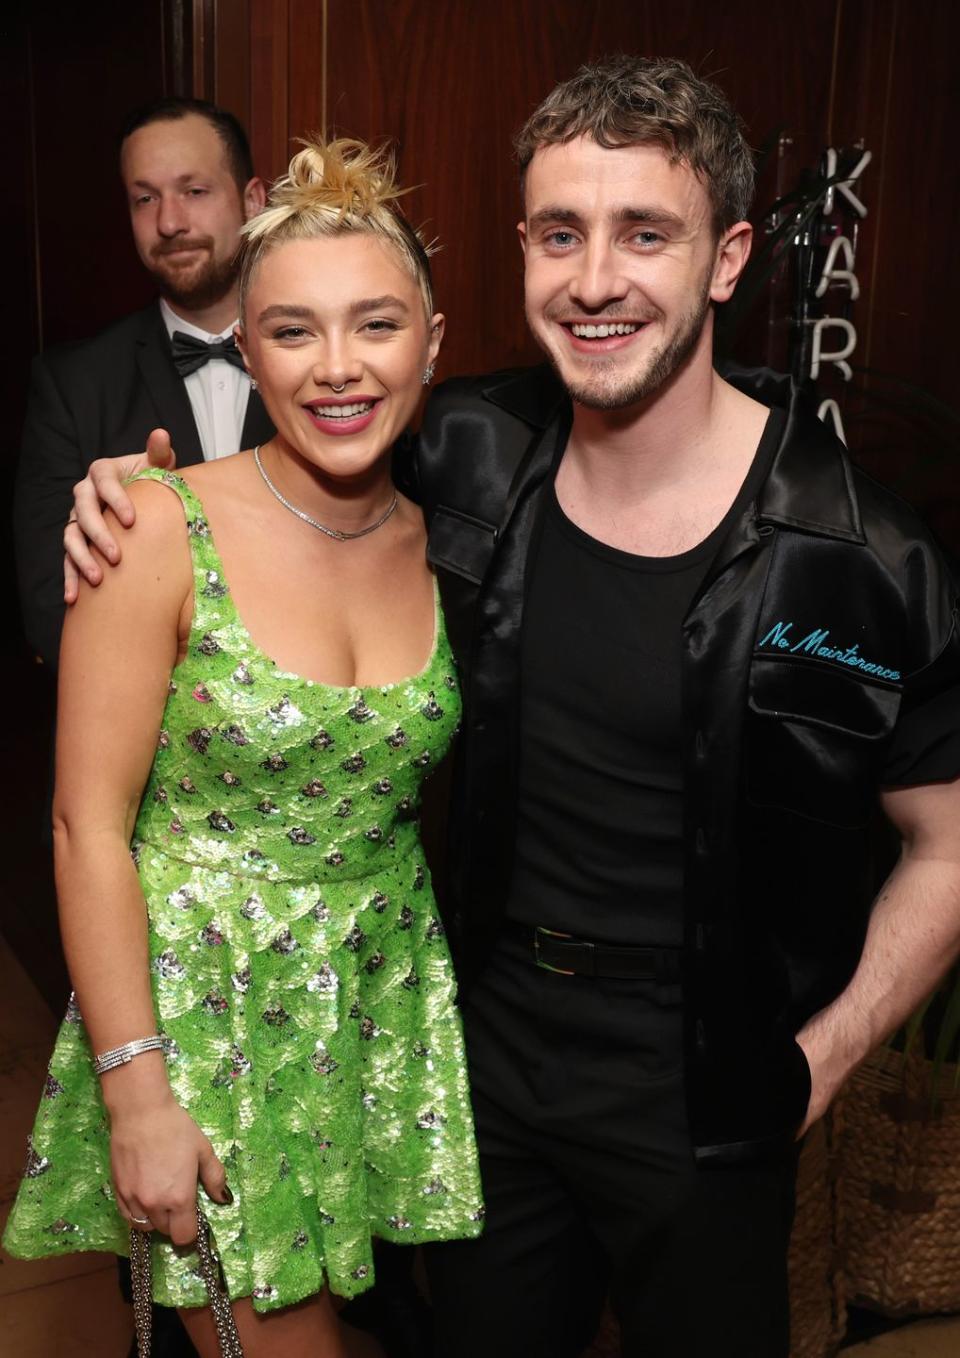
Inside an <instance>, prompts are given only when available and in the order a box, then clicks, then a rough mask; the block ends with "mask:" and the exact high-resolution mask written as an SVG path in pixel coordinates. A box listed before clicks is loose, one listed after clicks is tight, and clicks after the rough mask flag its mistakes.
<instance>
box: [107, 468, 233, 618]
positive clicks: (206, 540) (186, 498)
mask: <svg viewBox="0 0 960 1358" xmlns="http://www.w3.org/2000/svg"><path fill="white" fill-rule="evenodd" d="M132 481H159V482H160V484H161V485H163V486H167V487H168V489H170V490H172V491H173V493H174V495H177V496H178V497H179V499H180V502H181V503H182V505H183V512H184V517H185V518H186V521H187V541H188V543H189V545H190V557H191V559H192V561H193V595H194V606H193V624H192V627H191V632H199V633H200V634H201V637H202V636H204V635H205V634H207V633H209V632H211V631H212V630H213V629H214V628H217V627H224V626H226V625H227V624H228V623H232V622H235V621H236V611H235V609H234V607H233V600H232V598H231V595H230V590H229V587H228V585H227V581H226V577H225V576H224V573H223V562H222V561H221V560H220V554H219V553H218V551H217V548H216V545H215V543H214V541H213V536H212V534H211V532H210V525H209V523H208V522H207V516H206V514H205V513H204V508H203V503H202V501H201V500H200V497H199V496H198V495H197V493H196V491H194V490H193V489H192V488H191V487H190V486H188V485H187V483H186V481H184V479H183V477H182V476H178V475H177V474H176V472H170V471H164V470H163V468H161V467H148V468H147V469H146V470H145V471H142V472H137V473H136V474H135V475H134V476H131V477H130V478H129V480H128V482H127V484H128V485H129V484H130V482H132Z"/></svg>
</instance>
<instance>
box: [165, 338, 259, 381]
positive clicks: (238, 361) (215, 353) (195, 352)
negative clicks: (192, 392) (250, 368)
mask: <svg viewBox="0 0 960 1358" xmlns="http://www.w3.org/2000/svg"><path fill="white" fill-rule="evenodd" d="M170 342H171V345H172V346H173V366H174V367H175V368H176V370H177V372H178V373H179V374H180V376H181V377H189V376H190V374H191V373H195V372H196V371H197V369H198V368H202V367H203V365H204V363H209V362H210V360H211V358H222V359H224V360H225V361H226V362H227V363H232V364H233V366H234V367H235V368H243V359H242V358H241V356H240V350H239V349H238V348H237V341H236V340H235V339H234V338H233V336H232V335H230V336H228V337H227V339H221V340H214V341H213V343H212V344H208V343H207V341H206V340H202V339H194V337H193V335H185V334H184V333H183V331H182V330H174V332H173V335H172V337H171V341H170Z"/></svg>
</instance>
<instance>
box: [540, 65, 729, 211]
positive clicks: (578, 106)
mask: <svg viewBox="0 0 960 1358" xmlns="http://www.w3.org/2000/svg"><path fill="white" fill-rule="evenodd" d="M583 136H586V137H591V138H592V139H593V140H594V141H595V142H596V143H597V145H598V146H604V147H609V148H614V147H619V146H635V145H654V146H660V147H662V148H663V149H664V150H665V151H666V152H667V154H668V155H669V156H670V159H671V160H672V161H674V162H678V161H682V162H683V163H685V164H687V165H689V166H690V168H691V169H692V170H693V172H694V173H695V174H696V175H697V176H698V177H699V178H700V179H701V180H702V181H703V183H704V186H705V187H706V189H707V192H708V194H709V195H710V202H711V204H712V207H713V216H714V224H715V226H716V229H717V231H718V232H722V231H725V230H726V229H727V228H728V227H730V226H732V225H733V224H734V222H739V221H742V220H743V219H744V218H745V217H746V215H747V213H748V212H749V211H750V204H751V203H752V201H753V189H754V177H755V171H754V163H753V153H752V151H751V150H750V147H749V146H748V145H747V141H746V138H745V137H744V130H743V123H742V122H741V120H740V118H739V117H738V115H737V114H736V113H735V112H734V110H733V108H732V106H731V104H730V101H729V100H728V99H727V97H726V95H725V94H724V93H723V91H722V90H720V89H718V87H717V86H716V85H713V84H711V83H710V82H709V81H707V80H701V79H700V78H699V77H698V76H696V75H694V73H693V71H692V70H691V69H690V67H689V66H688V65H687V64H686V62H684V61H676V60H672V59H670V58H659V57H658V58H656V59H651V58H647V57H633V56H625V55H621V56H614V57H605V58H604V59H603V60H602V61H597V62H594V63H592V64H590V65H586V66H581V67H580V69H579V70H578V71H577V73H576V75H574V76H572V77H571V78H570V79H569V80H565V81H563V82H562V83H561V84H559V85H557V86H556V87H555V88H554V89H553V90H551V91H550V93H549V94H548V95H547V97H546V99H544V101H543V103H542V104H540V106H539V107H538V108H536V109H535V110H534V112H533V113H532V114H531V115H530V117H529V118H528V119H527V121H526V122H525V123H524V125H523V127H522V128H521V129H520V131H519V132H518V133H517V135H516V137H515V138H514V149H515V151H516V154H517V159H518V160H519V162H520V176H521V185H522V183H523V178H524V176H525V174H526V169H527V166H528V165H529V164H530V161H531V160H532V159H533V157H534V154H535V152H537V151H538V150H540V149H541V147H544V146H553V145H557V144H558V143H560V142H568V141H572V140H573V139H574V138H575V137H583Z"/></svg>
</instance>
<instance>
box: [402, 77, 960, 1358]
mask: <svg viewBox="0 0 960 1358" xmlns="http://www.w3.org/2000/svg"><path fill="white" fill-rule="evenodd" d="M517 150H518V155H519V160H520V166H521V171H522V177H523V201H524V216H523V220H522V221H521V223H520V226H519V231H520V241H521V245H522V248H523V251H524V257H525V275H526V312H527V320H528V322H529V325H530V328H531V330H532V332H533V334H534V335H535V336H536V338H537V340H538V342H539V343H540V345H541V347H542V348H543V349H544V351H545V352H546V355H547V357H548V359H549V361H550V366H549V368H544V369H539V370H533V371H527V372H519V373H518V372H513V373H503V374H499V375H495V376H492V377H489V378H486V379H479V380H478V379H468V380H459V381H458V380H454V381H452V382H449V383H446V384H445V385H444V386H442V387H441V388H440V389H439V390H438V391H437V393H436V394H435V396H434V397H433V399H432V400H431V402H430V404H429V406H428V409H427V415H426V419H425V422H424V426H423V429H422V430H421V434H420V445H419V476H420V486H421V490H422V498H423V502H424V508H425V511H426V514H427V518H428V522H429V524H430V537H429V543H430V545H429V553H430V556H431V559H432V560H433V562H434V564H435V566H436V568H437V572H438V576H439V579H440V584H441V591H442V595H443V602H444V608H445V611H446V615H447V620H448V628H449V630H450V633H451V636H452V637H453V640H454V646H455V649H456V651H457V654H458V659H459V660H460V663H461V672H462V676H463V682H464V685H465V698H466V719H465V722H464V730H463V734H462V736H461V743H460V747H459V752H458V755H459V763H458V768H457V776H456V780H455V796H454V803H453V809H452V815H453V837H452V843H453V845H454V855H453V863H452V869H451V873H450V880H451V897H452V899H451V901H450V902H449V905H450V919H451V927H452V929H453V931H454V932H455V934H456V935H457V937H458V939H459V945H460V946H459V953H458V957H459V965H460V972H461V981H462V985H463V987H464V989H465V990H466V1000H465V1006H464V1018H465V1025H466V1033H467V1049H468V1054H469V1059H470V1070H471V1082H472V1091H473V1099H474V1109H475V1113H476V1119H477V1130H478V1139H479V1146H480V1153H481V1164H482V1170H483V1182H484V1193H485V1197H486V1202H487V1228H486V1231H485V1233H484V1235H483V1237H481V1238H480V1239H479V1240H476V1241H472V1242H469V1243H463V1244H455V1245H449V1246H447V1245H444V1246H438V1247H435V1248H432V1249H431V1250H430V1251H428V1252H427V1254H428V1269H429V1271H430V1276H431V1284H432V1294H433V1297H434V1305H435V1307H436V1308H437V1311H438V1316H439V1320H440V1330H441V1335H442V1339H443V1342H442V1345H441V1352H442V1353H443V1354H444V1358H481V1355H483V1356H485V1355H488V1354H490V1353H492V1352H494V1353H498V1354H500V1355H510V1358H514V1355H515V1356H516V1358H520V1356H521V1355H523V1358H575V1356H576V1355H578V1354H579V1353H581V1352H582V1350H583V1348H584V1347H585V1346H586V1344H587V1343H588V1341H589V1338H590V1336H591V1333H592V1332H593V1330H594V1328H595V1326H596V1321H597V1316H598V1314H599V1309H600V1306H601V1303H602V1299H603V1297H604V1295H605V1293H608V1292H609V1295H610V1297H611V1300H612V1303H613V1306H614V1310H615V1311H616V1313H617V1316H618V1318H619V1320H620V1324H621V1332H622V1352H623V1353H624V1354H625V1355H629V1356H630V1358H785V1355H786V1354H787V1352H788V1348H789V1339H788V1297H787V1284H786V1252H787V1244H788V1238H789V1232H790V1226H791V1220H792V1214H793V1180H794V1172H795V1159H796V1144H797V1143H796V1138H797V1136H798V1134H799V1133H800V1132H801V1131H802V1130H803V1129H804V1128H805V1127H807V1126H809V1125H810V1123H811V1122H812V1121H813V1120H815V1119H816V1118H817V1117H819V1116H820V1115H821V1114H822V1112H823V1111H824V1109H825V1108H826V1107H827V1105H828V1104H829V1102H830V1100H831V1098H832V1097H833V1095H834V1094H835V1093H836V1091H837V1089H838V1088H839V1086H840V1085H841V1083H842V1082H843V1080H844V1079H845V1078H846V1076H847V1075H848V1074H849V1072H850V1071H851V1070H852V1069H853V1067H854V1066H855V1065H856V1064H857V1063H858V1062H859V1061H861V1060H862V1059H863V1058H864V1057H865V1056H866V1054H867V1053H868V1052H869V1051H870V1049H871V1048H872V1047H873V1046H875V1045H876V1044H877V1043H878V1042H879V1041H880V1040H882V1038H883V1037H884V1036H885V1035H887V1034H888V1033H889V1032H890V1031H891V1030H892V1029H893V1028H894V1027H895V1026H896V1025H897V1024H898V1023H899V1022H901V1021H902V1020H903V1018H904V1017H905V1016H906V1015H907V1014H908V1013H909V1012H910V1011H911V1010H912V1008H913V1007H914V1006H915V1005H916V1004H917V1002H918V1001H919V1000H920V998H921V997H922V995H923V994H924V993H925V992H927V991H928V990H929V989H930V988H931V987H932V986H933V985H934V984H935V982H936V980H937V978H938V977H939V976H940V975H941V974H942V972H943V971H944V970H945V969H946V967H947V966H948V965H949V963H950V961H951V959H952V958H953V957H955V956H956V955H957V951H958V947H960V828H958V827H960V783H958V782H957V777H958V774H960V640H958V634H957V619H956V600H957V590H956V586H955V584H954V583H953V582H952V581H951V579H950V577H949V574H948V572H947V570H946V568H945V566H944V564H943V562H942V560H941V558H940V556H939V555H938V553H937V551H936V548H935V547H934V546H933V545H932V544H931V543H930V541H929V538H928V536H927V534H926V533H925V531H924V530H923V528H922V527H921V526H920V525H919V524H918V522H917V521H916V519H915V518H914V517H913V515H912V514H911V513H910V512H909V511H908V510H907V509H906V508H905V507H904V506H903V505H902V504H901V503H900V502H898V501H896V500H895V499H893V497H891V496H888V495H887V494H886V493H885V492H883V491H882V490H881V489H880V488H879V487H877V486H875V485H874V484H873V483H872V482H870V481H868V480H867V479H866V478H865V477H863V476H861V475H860V474H859V473H857V472H855V471H854V470H853V469H852V468H851V467H850V464H849V462H848V461H847V458H846V454H845V450H844V449H843V447H842V446H841V445H840V444H839V443H838V442H837V441H836V440H835V439H834V438H833V436H832V435H831V434H830V433H829V432H828V431H827V430H826V429H825V428H824V426H823V425H822V424H821V423H820V422H819V421H818V420H817V419H816V418H815V416H814V414H813V412H812V411H811V410H809V409H807V408H806V405H805V402H804V400H803V399H802V398H801V397H800V396H799V394H798V393H796V392H795V391H791V389H790V384H789V383H788V382H786V381H785V380H783V379H779V380H778V379H774V378H772V375H766V376H764V375H761V374H756V373H755V374H751V375H747V378H746V380H745V381H742V382H741V383H740V384H739V385H734V384H733V383H731V382H728V381H725V380H724V379H723V378H722V377H721V376H720V375H719V373H718V372H716V371H715V369H714V367H713V363H712V342H713V307H714V304H716V303H720V302H723V301H725V300H726V299H727V298H728V297H730V295H731V293H732V292H733V290H734V287H735V286H736V283H737V279H738V278H739V276H740V274H741V272H742V270H743V268H744V265H745V264H746V262H747V258H748V255H749V251H750V244H751V235H752V232H751V227H750V225H749V224H748V222H747V221H746V220H745V219H746V215H747V212H748V210H749V206H750V200H751V196H752V191H753V166H752V158H751V155H750V151H749V149H748V147H747V146H746V144H745V142H744V139H743V135H742V132H741V129H740V125H739V122H738V120H737V118H736V115H735V114H734V112H733V110H732V109H731V108H730V106H729V104H728V103H727V101H726V99H725V98H724V97H723V95H722V94H721V93H720V92H719V91H718V90H717V89H716V88H715V87H713V86H711V85H709V84H706V83H705V82H703V81H700V80H698V79H697V78H696V77H695V76H694V75H693V73H692V72H691V71H690V70H689V68H688V67H686V66H684V65H683V64H682V63H680V62H674V61H645V60H640V59H634V58H630V57H622V58H616V59H613V60H611V61H608V62H604V63H601V64H599V65H597V66H593V67H585V68H584V69H583V70H581V71H580V72H579V73H578V74H577V75H576V76H575V77H574V78H573V79H572V80H570V81H568V82H566V83H565V84H562V85H560V86H559V87H558V88H557V89H555V90H554V91H553V92H552V93H551V94H550V95H549V97H548V98H547V99H546V100H545V102H544V103H543V104H542V105H541V107H540V108H539V109H538V110H537V111H536V112H535V113H534V114H533V116H532V117H531V119H530V120H529V122H528V123H527V125H526V126H525V127H524V129H523V130H522V131H521V133H520V134H519V137H518V139H517ZM811 638H814V640H815V642H816V644H814V641H811ZM881 806H882V809H883V811H885V812H886V814H887V816H888V817H889V819H890V820H891V821H892V822H893V824H894V825H895V827H896V828H897V830H898V831H899V832H900V834H901V837H902V841H903V851H902V855H901V858H900V862H899V864H898V866H897V867H896V868H895V869H894V871H893V873H892V875H891V876H890V877H889V879H888V880H887V882H886V884H885V886H884V887H883V889H882V891H881V893H880V895H879V897H878V898H877V899H876V902H875V903H874V893H875V888H876V882H875V879H874V877H873V873H872V864H871V851H870V850H871V844H872V840H871V835H870V829H869V826H870V822H871V819H872V818H873V817H874V815H875V813H876V811H877V809H878V808H880V807H881Z"/></svg>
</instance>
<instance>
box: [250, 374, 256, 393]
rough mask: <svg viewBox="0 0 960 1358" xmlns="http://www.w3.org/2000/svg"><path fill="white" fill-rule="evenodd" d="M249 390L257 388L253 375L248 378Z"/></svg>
mask: <svg viewBox="0 0 960 1358" xmlns="http://www.w3.org/2000/svg"><path fill="white" fill-rule="evenodd" d="M250 390H251V391H256V390H257V379H256V378H255V377H251V378H250Z"/></svg>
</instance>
